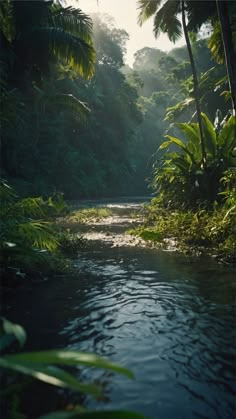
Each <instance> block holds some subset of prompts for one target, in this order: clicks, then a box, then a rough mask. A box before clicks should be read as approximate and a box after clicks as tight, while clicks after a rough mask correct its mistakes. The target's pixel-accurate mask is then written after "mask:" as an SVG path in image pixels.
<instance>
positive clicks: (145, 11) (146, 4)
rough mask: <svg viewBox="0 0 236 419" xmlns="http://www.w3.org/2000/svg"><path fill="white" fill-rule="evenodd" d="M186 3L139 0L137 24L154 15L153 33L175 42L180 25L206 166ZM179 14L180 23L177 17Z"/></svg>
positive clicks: (196, 78)
mask: <svg viewBox="0 0 236 419" xmlns="http://www.w3.org/2000/svg"><path fill="white" fill-rule="evenodd" d="M188 3H196V2H194V1H193V2H187V1H184V0H166V1H165V2H164V4H163V1H162V0H139V1H138V4H139V8H140V14H139V24H140V25H142V24H143V22H145V20H147V19H148V18H150V17H151V16H153V15H154V27H153V31H154V35H155V37H157V36H158V35H159V33H160V32H164V33H166V34H167V35H168V37H169V39H170V41H173V42H175V41H176V40H177V39H178V38H180V37H181V35H182V27H183V32H184V36H185V40H186V45H187V49H188V54H189V59H190V63H191V68H192V74H193V85H194V96H195V104H196V113H197V119H198V124H199V131H200V140H201V150H202V165H203V167H204V168H206V150H205V142H204V136H203V126H202V119H201V109H200V99H199V86H198V77H197V71H196V67H195V63H194V58H193V53H192V48H191V43H190V39H189V34H188V26H187V23H186V13H187V16H188V20H189V23H192V26H193V24H195V22H194V21H193V13H192V5H191V7H188ZM180 14H181V17H182V25H181V22H180V20H179V18H178V15H180Z"/></svg>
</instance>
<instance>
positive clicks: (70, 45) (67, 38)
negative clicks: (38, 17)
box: [33, 27, 95, 78]
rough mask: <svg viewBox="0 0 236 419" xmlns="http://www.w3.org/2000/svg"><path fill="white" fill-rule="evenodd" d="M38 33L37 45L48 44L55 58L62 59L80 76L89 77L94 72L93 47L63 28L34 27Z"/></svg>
mask: <svg viewBox="0 0 236 419" xmlns="http://www.w3.org/2000/svg"><path fill="white" fill-rule="evenodd" d="M33 32H34V35H35V34H36V33H37V35H38V42H37V43H38V46H39V48H42V43H44V44H46V45H49V46H50V49H51V51H52V52H53V54H54V56H55V57H56V58H57V59H62V60H63V61H65V62H66V63H67V64H69V65H70V66H71V67H72V68H73V69H75V70H76V71H77V72H78V73H79V74H80V75H81V76H82V77H85V78H91V77H92V76H93V73H94V62H95V51H94V48H93V47H92V46H91V45H90V44H88V43H87V42H85V41H84V40H83V39H79V38H77V37H75V36H73V35H70V34H69V33H67V32H65V31H64V30H63V29H59V28H54V27H42V28H40V27H38V28H35V29H34V31H33Z"/></svg>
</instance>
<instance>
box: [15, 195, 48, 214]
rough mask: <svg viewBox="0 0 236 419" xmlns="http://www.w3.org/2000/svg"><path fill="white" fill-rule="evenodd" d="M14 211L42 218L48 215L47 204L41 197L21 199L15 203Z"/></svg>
mask: <svg viewBox="0 0 236 419" xmlns="http://www.w3.org/2000/svg"><path fill="white" fill-rule="evenodd" d="M14 211H15V212H16V213H18V214H19V215H21V216H23V217H30V218H39V217H40V218H41V217H46V216H47V206H46V204H45V201H44V200H43V198H41V197H37V198H25V199H21V200H20V201H18V202H17V203H16V204H15V205H14Z"/></svg>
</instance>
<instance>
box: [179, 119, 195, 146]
mask: <svg viewBox="0 0 236 419" xmlns="http://www.w3.org/2000/svg"><path fill="white" fill-rule="evenodd" d="M175 125H176V126H177V127H178V128H179V129H180V130H181V131H182V132H183V133H184V135H185V136H186V138H187V140H188V141H190V142H192V143H194V144H197V145H198V144H199V145H200V133H199V127H198V124H194V123H192V124H188V123H186V122H179V123H177V124H175Z"/></svg>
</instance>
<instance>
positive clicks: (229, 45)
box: [216, 0, 236, 115]
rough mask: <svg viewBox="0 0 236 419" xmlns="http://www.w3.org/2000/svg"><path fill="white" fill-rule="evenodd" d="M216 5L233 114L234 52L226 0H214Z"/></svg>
mask: <svg viewBox="0 0 236 419" xmlns="http://www.w3.org/2000/svg"><path fill="white" fill-rule="evenodd" d="M216 6H217V12H218V16H219V21H220V27H221V35H222V40H223V45H224V53H225V64H226V68H227V73H228V78H229V88H230V93H231V98H232V108H233V114H234V115H236V62H235V55H236V54H235V50H234V43H233V38H232V31H231V28H230V20H229V13H228V7H227V1H222V0H216Z"/></svg>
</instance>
